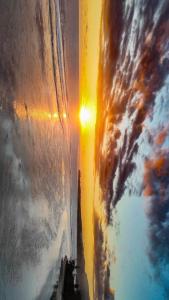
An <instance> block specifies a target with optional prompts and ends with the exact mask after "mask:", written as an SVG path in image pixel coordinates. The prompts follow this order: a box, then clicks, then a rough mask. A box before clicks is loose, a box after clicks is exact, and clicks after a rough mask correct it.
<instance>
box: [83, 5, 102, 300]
mask: <svg viewBox="0 0 169 300" xmlns="http://www.w3.org/2000/svg"><path fill="white" fill-rule="evenodd" d="M101 9H102V0H97V1H90V0H82V1H80V122H81V134H80V170H81V214H82V236H83V245H84V256H85V271H86V274H87V279H88V283H89V294H90V300H94V220H93V213H94V172H95V164H94V149H95V121H96V112H97V77H98V63H99V35H100V22H101Z"/></svg>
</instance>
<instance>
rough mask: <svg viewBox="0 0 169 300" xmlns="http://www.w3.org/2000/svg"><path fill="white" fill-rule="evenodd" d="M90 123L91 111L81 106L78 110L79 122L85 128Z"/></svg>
mask: <svg viewBox="0 0 169 300" xmlns="http://www.w3.org/2000/svg"><path fill="white" fill-rule="evenodd" d="M90 121H91V111H90V109H89V108H87V107H86V106H82V107H81V110H80V122H81V125H82V126H83V127H85V126H86V125H87V124H88V123H89V122H90Z"/></svg>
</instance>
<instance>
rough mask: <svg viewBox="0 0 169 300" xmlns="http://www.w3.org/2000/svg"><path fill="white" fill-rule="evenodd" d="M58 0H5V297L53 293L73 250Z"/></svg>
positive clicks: (1, 57) (1, 10) (1, 187)
mask: <svg viewBox="0 0 169 300" xmlns="http://www.w3.org/2000/svg"><path fill="white" fill-rule="evenodd" d="M61 22H62V16H61V14H60V2H59V1H53V0H50V1H47V0H45V1H38V0H36V1H34V0H29V1H27V0H22V1H21V0H10V1H8V0H7V1H6V0H1V1H0V299H1V300H6V299H7V300H11V299H12V300H15V299H16V300H18V299H22V300H30V299H32V300H33V299H40V300H43V299H44V300H46V299H49V297H50V295H51V292H52V285H53V284H54V283H55V282H56V280H57V277H58V274H59V266H60V260H61V257H63V256H64V255H68V256H71V253H72V249H71V233H70V232H71V230H70V132H69V111H68V98H67V87H66V75H65V72H66V71H65V56H64V47H63V32H62V31H63V28H64V24H63V22H62V23H61Z"/></svg>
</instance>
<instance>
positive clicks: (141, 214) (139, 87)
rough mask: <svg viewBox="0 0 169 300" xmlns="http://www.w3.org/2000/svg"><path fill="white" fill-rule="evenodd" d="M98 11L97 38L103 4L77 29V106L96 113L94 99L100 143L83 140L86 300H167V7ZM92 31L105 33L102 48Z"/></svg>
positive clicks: (109, 4) (107, 5)
mask: <svg viewBox="0 0 169 300" xmlns="http://www.w3.org/2000/svg"><path fill="white" fill-rule="evenodd" d="M102 3H103V15H102V16H103V18H102V23H101V26H102V27H101V31H99V25H100V21H101V14H100V13H99V18H98V20H100V21H99V22H96V20H95V19H94V17H92V13H93V8H94V6H95V5H97V6H99V4H98V3H97V4H96V3H95V4H94V3H93V2H92V5H91V4H89V3H88V8H87V1H86V10H85V9H84V8H83V9H81V10H82V11H83V14H84V15H85V17H86V20H87V21H86V22H87V26H86V25H84V26H82V25H81V27H82V28H84V29H83V30H82V29H81V30H82V35H81V36H82V37H81V39H82V41H81V44H82V46H83V47H82V54H83V53H85V55H84V56H83V55H81V72H82V76H81V91H82V95H81V101H82V104H84V103H86V102H87V100H88V101H89V103H87V105H88V106H89V107H90V105H91V103H92V101H93V100H92V99H96V102H95V106H96V111H97V118H96V132H95V135H94V134H92V131H91V130H90V133H89V134H87V133H88V132H87V129H88V131H89V126H88V128H87V127H86V128H82V130H81V147H82V148H81V153H82V154H81V169H82V178H83V180H84V182H83V180H82V191H83V197H82V207H83V208H82V214H83V219H84V221H83V236H84V246H85V249H86V250H85V257H86V271H87V275H88V280H89V285H90V295H91V297H92V298H93V297H94V298H95V299H97V298H98V297H101V295H102V294H103V297H105V298H106V297H107V298H108V299H109V298H110V297H111V299H113V298H115V299H116V300H124V299H130V300H135V299H141V298H142V297H143V298H144V299H149V300H154V299H158V300H159V299H160V300H164V299H168V298H167V297H168V291H169V289H168V287H169V285H168V279H167V278H168V266H169V260H168V258H169V256H168V196H167V193H168V179H167V178H168V167H167V166H168V120H167V118H168V112H167V111H168V108H167V99H168V72H169V70H168V60H169V56H168V53H169V52H168V21H167V20H168V14H169V8H168V4H166V2H165V1H156V2H155V4H154V2H152V1H148V2H143V1H140V0H137V1H128V0H126V1H103V2H102ZM96 9H97V8H96V7H95V8H94V11H96ZM95 15H96V14H95ZM83 18H84V17H83ZM83 18H82V17H81V19H82V22H83V24H86V23H85V22H84V19H83ZM94 24H95V25H94ZM94 30H95V31H97V30H98V31H97V32H98V33H99V32H101V39H100V40H99V35H98V36H97V35H96V32H95V35H94ZM83 32H84V33H83ZM90 32H91V33H92V35H91V38H90ZM83 36H84V37H86V38H85V39H84V40H83ZM94 44H95V47H94ZM85 46H86V47H85ZM90 47H91V48H90ZM98 48H99V52H98ZM90 49H91V50H90ZM96 53H100V56H99V59H98V56H97V54H96ZM92 55H93V57H95V58H97V60H95V61H94V58H93V57H92ZM84 57H86V60H85V59H84ZM98 62H99V64H98ZM94 68H95V69H94ZM91 77H92V78H93V80H92V78H91ZM97 78H98V81H95V79H97ZM86 82H87V84H85V83H86ZM88 82H89V83H88ZM88 90H90V91H91V95H93V97H94V98H92V97H91V96H90V93H89V92H88ZM85 92H86V95H85ZM83 93H84V95H85V96H83ZM82 96H83V97H82ZM93 144H95V145H94V147H95V149H93ZM93 154H94V156H93ZM92 157H94V159H95V160H94V161H93V162H92ZM90 159H91V161H90ZM89 163H90V164H89ZM95 163H96V164H95ZM83 176H84V177H83ZM93 180H94V181H93ZM93 185H94V187H93ZM86 199H88V202H87V200H86ZM90 199H91V200H90ZM83 202H84V203H83ZM91 228H92V229H93V230H94V233H93V230H91ZM89 242H90V244H89ZM93 247H94V250H93ZM93 251H94V253H93ZM92 258H93V261H94V265H93V264H92V266H91V262H92ZM109 270H110V272H109ZM91 282H92V283H91ZM92 284H93V286H92ZM93 291H94V292H93ZM93 293H94V296H93ZM113 295H114V296H113ZM107 298H106V299H107Z"/></svg>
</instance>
